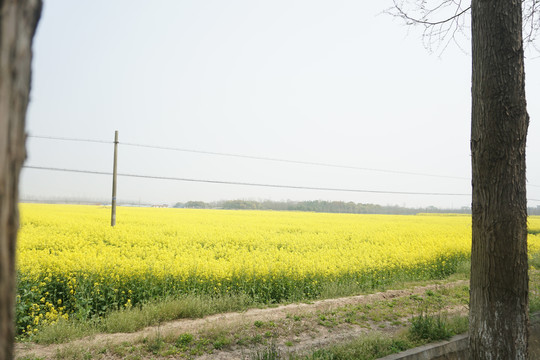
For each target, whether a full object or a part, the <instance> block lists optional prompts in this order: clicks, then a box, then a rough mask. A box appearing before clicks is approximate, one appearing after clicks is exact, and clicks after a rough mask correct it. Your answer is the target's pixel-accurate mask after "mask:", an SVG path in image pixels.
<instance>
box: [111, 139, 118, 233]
mask: <svg viewBox="0 0 540 360" xmlns="http://www.w3.org/2000/svg"><path fill="white" fill-rule="evenodd" d="M117 160H118V130H116V131H115V132H114V165H113V180H112V203H111V204H112V205H111V226H115V225H116V164H117Z"/></svg>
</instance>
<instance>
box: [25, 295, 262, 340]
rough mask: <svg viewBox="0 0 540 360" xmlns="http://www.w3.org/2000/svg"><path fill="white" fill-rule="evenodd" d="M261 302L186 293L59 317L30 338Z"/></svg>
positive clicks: (107, 329) (119, 328)
mask: <svg viewBox="0 0 540 360" xmlns="http://www.w3.org/2000/svg"><path fill="white" fill-rule="evenodd" d="M260 305H261V304H257V303H255V302H254V301H253V300H252V299H251V298H250V297H248V296H247V295H242V294H241V295H222V296H215V297H212V296H205V295H201V296H197V295H187V296H183V297H181V298H177V299H174V298H168V299H165V300H158V301H154V302H148V303H146V304H144V305H142V306H140V307H137V308H131V309H126V310H121V311H114V312H111V313H109V314H108V315H107V316H105V317H103V318H98V319H92V320H88V321H79V320H75V319H73V320H61V321H59V322H58V323H56V324H54V325H48V326H44V327H42V328H41V329H40V331H39V332H38V333H36V334H35V335H33V336H32V337H31V338H30V340H31V341H33V342H36V343H39V344H58V343H64V342H67V341H71V340H74V339H79V338H82V337H85V336H89V335H93V334H97V333H117V332H128V333H129V332H135V331H137V330H140V329H143V328H145V327H147V326H152V325H158V324H160V323H162V322H166V321H171V320H176V319H185V318H201V317H204V316H207V315H213V314H218V313H223V312H230V311H241V310H246V309H248V308H250V307H256V306H260Z"/></svg>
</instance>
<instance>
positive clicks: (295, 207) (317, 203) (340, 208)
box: [174, 200, 471, 215]
mask: <svg viewBox="0 0 540 360" xmlns="http://www.w3.org/2000/svg"><path fill="white" fill-rule="evenodd" d="M174 207H175V208H186V209H227V210H276V211H309V212H325V213H346V214H395V215H414V214H418V213H454V214H470V213H471V209H470V208H468V207H463V208H460V209H439V208H436V207H434V206H428V207H425V208H408V207H403V206H398V205H377V204H361V203H354V202H352V201H350V202H344V201H324V200H312V201H271V200H265V201H253V200H224V201H216V202H208V203H207V202H204V201H188V202H186V203H176V204H175V205H174Z"/></svg>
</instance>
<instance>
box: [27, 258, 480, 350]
mask: <svg viewBox="0 0 540 360" xmlns="http://www.w3.org/2000/svg"><path fill="white" fill-rule="evenodd" d="M469 264H470V263H469V262H468V261H465V262H464V263H460V264H458V265H457V267H456V272H455V273H454V274H452V275H451V277H450V278H449V279H448V280H443V281H449V280H452V281H455V280H460V279H465V278H467V275H468V271H469V269H470V265H469ZM437 281H438V280H437ZM429 283H433V280H432V281H427V280H424V281H415V282H410V281H406V279H400V278H397V279H394V280H393V282H388V283H381V284H379V285H378V286H375V287H374V288H372V289H371V291H366V287H365V284H362V283H359V282H358V281H356V280H355V279H349V280H348V281H345V280H342V281H340V282H335V283H326V284H324V286H323V287H322V288H321V292H320V294H319V296H318V297H316V299H327V298H337V297H342V296H351V295H359V294H365V293H366V292H369V293H374V292H378V291H384V290H386V289H387V288H389V287H392V288H393V289H406V288H410V287H411V286H419V285H425V284H429ZM300 300H304V301H305V300H308V299H305V298H304V299H302V298H300ZM282 303H288V301H284V302H282ZM272 305H275V304H265V303H261V302H257V301H256V300H254V298H253V297H251V296H249V295H247V294H243V293H240V294H228V295H226V294H217V295H208V294H201V295H184V296H181V297H178V298H172V297H168V298H165V299H158V300H153V301H148V302H145V303H141V304H139V305H138V306H134V307H132V308H129V309H123V310H116V311H110V312H108V313H107V314H106V315H105V316H103V317H97V316H96V317H93V318H90V319H86V320H85V319H81V320H79V319H77V318H71V319H70V320H67V321H66V320H62V319H61V320H60V321H58V322H57V323H56V324H53V325H45V326H42V327H41V328H40V329H39V331H38V332H37V333H36V334H34V335H31V336H30V337H29V338H26V339H27V340H30V341H33V342H36V343H39V344H52V343H64V342H67V341H71V340H74V339H78V338H82V337H84V336H88V335H92V334H96V333H118V332H128V333H129V332H135V331H137V330H140V329H142V328H144V327H147V326H152V325H157V324H159V323H162V322H166V321H172V320H176V319H183V318H201V317H204V316H207V315H212V314H217V313H223V312H230V311H242V310H246V309H248V308H254V307H264V306H272ZM321 321H322V322H323V323H327V324H332V320H329V321H326V322H325V320H321ZM217 346H219V343H218V344H217Z"/></svg>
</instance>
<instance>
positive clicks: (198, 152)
mask: <svg viewBox="0 0 540 360" xmlns="http://www.w3.org/2000/svg"><path fill="white" fill-rule="evenodd" d="M28 137H29V138H37V139H48V140H62V141H79V142H91V143H105V144H114V141H105V140H95V139H81V138H67V137H54V136H39V135H28ZM119 144H120V145H126V146H132V147H142V148H149V149H158V150H170V151H180V152H188V153H194V154H204V155H215V156H227V157H236V158H243V159H252V160H264V161H274V162H282V163H289V164H302V165H312V166H324V167H332V168H341V169H353V170H363V171H374V172H382V173H387V174H402V175H414V176H427V177H435V178H443V179H458V180H470V178H468V177H461V176H448V175H436V174H428V173H420V172H412V171H399V170H390V169H377V168H367V167H360V166H352V165H340V164H331V163H324V162H315V161H303V160H290V159H281V158H274V157H264V156H254V155H245V154H234V153H226V152H217V151H205V150H194V149H185V148H178V147H170V146H158V145H148V144H138V143H131V142H119ZM527 186H532V187H540V185H534V184H527Z"/></svg>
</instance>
